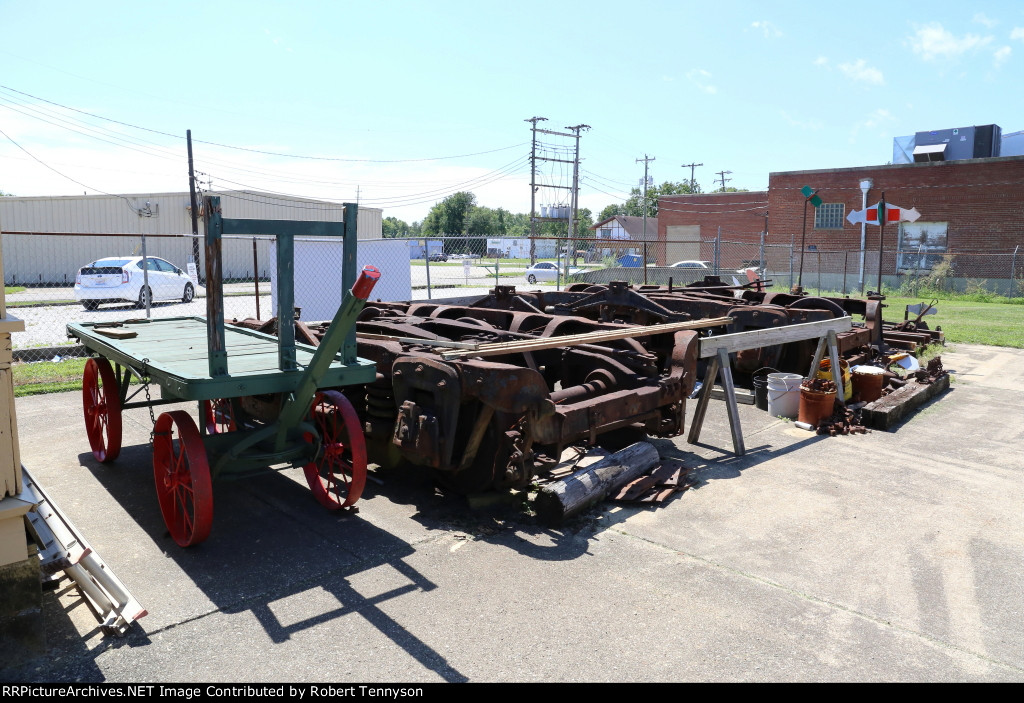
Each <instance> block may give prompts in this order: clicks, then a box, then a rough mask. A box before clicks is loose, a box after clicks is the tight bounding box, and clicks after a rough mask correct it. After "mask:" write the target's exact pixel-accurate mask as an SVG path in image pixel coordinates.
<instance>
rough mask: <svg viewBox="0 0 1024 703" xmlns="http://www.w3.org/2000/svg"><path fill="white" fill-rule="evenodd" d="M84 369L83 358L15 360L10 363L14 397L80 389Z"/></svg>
mask: <svg viewBox="0 0 1024 703" xmlns="http://www.w3.org/2000/svg"><path fill="white" fill-rule="evenodd" d="M84 370H85V359H67V360H65V361H58V362H52V361H37V362H33V363H26V362H15V363H14V364H11V375H12V377H13V379H14V397H15V398H20V397H21V396H25V395H39V394H42V393H61V392H63V391H76V390H81V388H82V372H83V371H84Z"/></svg>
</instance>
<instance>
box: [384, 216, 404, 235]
mask: <svg viewBox="0 0 1024 703" xmlns="http://www.w3.org/2000/svg"><path fill="white" fill-rule="evenodd" d="M381 233H382V235H383V236H384V238H385V239H390V238H392V237H407V236H409V234H410V233H409V224H408V223H407V222H405V221H404V220H400V219H398V218H397V217H385V218H384V220H383V221H382V222H381Z"/></svg>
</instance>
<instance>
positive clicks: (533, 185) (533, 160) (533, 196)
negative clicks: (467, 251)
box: [523, 117, 548, 266]
mask: <svg viewBox="0 0 1024 703" xmlns="http://www.w3.org/2000/svg"><path fill="white" fill-rule="evenodd" d="M547 119H548V118H547V117H531V118H530V119H528V120H523V121H524V122H529V123H531V124H532V125H533V127H532V128H531V130H530V131H531V132H533V139H532V143H531V145H530V265H531V266H533V265H534V264H535V263H537V240H536V239H535V237H536V236H537V123H538V122H547Z"/></svg>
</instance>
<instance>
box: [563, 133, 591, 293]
mask: <svg viewBox="0 0 1024 703" xmlns="http://www.w3.org/2000/svg"><path fill="white" fill-rule="evenodd" d="M566 129H567V130H569V131H570V132H572V133H573V135H574V136H575V137H576V156H575V158H574V159H573V165H572V193H571V198H570V199H569V202H570V206H569V208H570V209H569V242H570V245H571V246H572V251H573V260H574V261H575V259H576V240H575V237H576V212H577V210H579V206H580V132H581V131H582V130H584V129H590V125H588V124H578V125H575V126H572V127H566ZM568 258H569V257H566V259H568ZM568 270H569V269H568V267H567V268H566V273H568Z"/></svg>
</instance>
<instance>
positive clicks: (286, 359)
mask: <svg viewBox="0 0 1024 703" xmlns="http://www.w3.org/2000/svg"><path fill="white" fill-rule="evenodd" d="M277 367H278V368H279V369H281V370H282V371H294V370H295V369H296V365H295V238H294V237H293V236H292V235H291V234H288V235H285V236H280V235H279V236H278V237H277Z"/></svg>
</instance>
